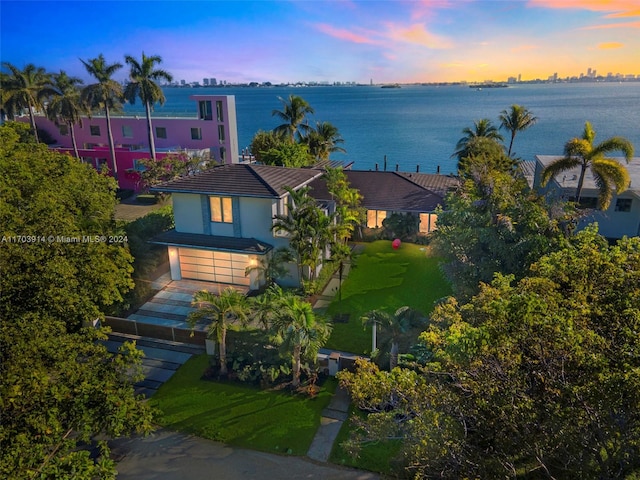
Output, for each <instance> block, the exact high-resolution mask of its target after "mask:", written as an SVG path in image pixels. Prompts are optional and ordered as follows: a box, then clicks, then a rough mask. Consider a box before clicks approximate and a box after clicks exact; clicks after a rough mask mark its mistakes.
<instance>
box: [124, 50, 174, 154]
mask: <svg viewBox="0 0 640 480" xmlns="http://www.w3.org/2000/svg"><path fill="white" fill-rule="evenodd" d="M124 60H125V62H126V63H127V64H128V65H129V66H130V67H131V72H130V73H129V83H128V84H127V86H126V87H125V89H124V97H125V98H126V99H127V100H128V101H129V103H131V104H132V105H133V104H134V103H136V97H138V98H140V100H141V101H142V103H144V108H145V112H146V114H147V131H148V133H149V150H150V152H151V158H152V159H153V160H155V159H156V145H155V142H154V139H153V127H152V125H151V111H152V110H153V105H154V104H156V103H160V105H164V102H165V97H164V93H163V92H162V88H160V86H158V84H157V83H156V82H157V81H158V80H166V81H167V82H171V81H172V80H173V77H172V76H171V74H170V73H168V72H166V71H165V70H162V69H154V66H155V65H156V64H159V63H162V57H160V56H159V55H152V56H150V57H147V56H146V55H145V54H144V52H142V61H140V62H139V61H138V60H136V59H135V58H133V57H132V56H130V55H126V56H125V57H124Z"/></svg>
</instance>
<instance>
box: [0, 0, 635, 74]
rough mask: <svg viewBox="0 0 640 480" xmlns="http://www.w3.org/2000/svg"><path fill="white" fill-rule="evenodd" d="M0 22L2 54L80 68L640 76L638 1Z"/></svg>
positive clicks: (73, 14)
mask: <svg viewBox="0 0 640 480" xmlns="http://www.w3.org/2000/svg"><path fill="white" fill-rule="evenodd" d="M0 27H1V28H0V57H1V59H2V61H8V62H11V63H13V64H14V65H16V66H18V67H23V66H24V65H25V64H27V63H34V64H36V65H38V66H43V67H45V68H46V69H47V70H50V71H58V70H60V69H64V70H66V71H67V72H68V73H71V74H75V75H78V76H81V77H83V78H86V73H85V72H84V71H83V67H82V65H81V63H80V61H79V58H82V59H88V58H92V57H95V56H97V55H98V54H100V53H103V54H104V55H105V57H106V58H107V60H108V61H109V62H116V61H119V62H121V63H124V62H123V57H124V55H125V54H129V55H133V56H136V57H139V56H140V53H141V52H142V51H144V52H145V53H146V54H147V55H150V54H157V55H160V56H162V58H163V65H162V66H163V67H164V68H165V69H166V70H168V71H169V72H171V73H172V74H173V75H174V77H175V78H176V79H178V80H179V79H185V80H187V81H202V78H203V77H215V78H217V79H219V80H226V81H228V82H249V81H258V82H263V81H271V82H274V83H280V82H296V81H355V82H367V83H368V82H369V80H370V79H373V81H374V82H376V83H382V82H438V81H460V80H471V81H483V80H488V79H493V80H498V81H504V80H506V79H507V77H508V76H517V75H518V74H521V75H522V78H523V79H532V78H545V79H546V78H547V77H548V76H549V75H552V74H553V73H554V72H557V73H558V74H559V76H560V77H566V76H572V75H579V74H580V73H581V72H585V73H586V71H587V68H589V67H591V68H593V69H596V70H597V72H598V73H599V74H604V75H606V74H607V73H608V72H612V73H623V74H636V75H640V0H516V1H513V0H424V1H418V0H413V1H403V0H398V1H391V0H385V1H375V0H333V1H322V0H315V1H301V0H295V1H293V0H292V1H204V0H201V1H184V2H175V1H125V2H118V1H100V0H97V1H67V2H65V1H45V2H36V1H29V0H22V1H8V0H0ZM121 72H122V74H121V75H120V76H121V78H124V77H125V75H126V69H125V68H123V69H122V70H121Z"/></svg>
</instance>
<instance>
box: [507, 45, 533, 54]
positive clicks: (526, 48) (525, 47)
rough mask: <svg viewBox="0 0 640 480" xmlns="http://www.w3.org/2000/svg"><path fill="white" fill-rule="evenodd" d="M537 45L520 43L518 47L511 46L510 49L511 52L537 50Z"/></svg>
mask: <svg viewBox="0 0 640 480" xmlns="http://www.w3.org/2000/svg"><path fill="white" fill-rule="evenodd" d="M538 48H540V47H538V45H520V46H518V47H513V48H512V49H511V53H521V52H530V51H531V50H537V49H538Z"/></svg>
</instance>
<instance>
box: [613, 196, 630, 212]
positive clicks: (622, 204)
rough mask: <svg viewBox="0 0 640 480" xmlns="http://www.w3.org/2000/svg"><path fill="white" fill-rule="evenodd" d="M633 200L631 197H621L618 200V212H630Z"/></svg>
mask: <svg viewBox="0 0 640 480" xmlns="http://www.w3.org/2000/svg"><path fill="white" fill-rule="evenodd" d="M631 202H632V200H631V199H630V198H619V199H618V200H616V208H615V211H616V212H630V211H631Z"/></svg>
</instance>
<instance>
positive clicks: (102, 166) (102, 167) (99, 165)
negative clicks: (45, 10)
mask: <svg viewBox="0 0 640 480" xmlns="http://www.w3.org/2000/svg"><path fill="white" fill-rule="evenodd" d="M108 168H109V167H108V166H107V159H106V158H96V170H98V171H99V172H104V171H106V170H107V169H108Z"/></svg>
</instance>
